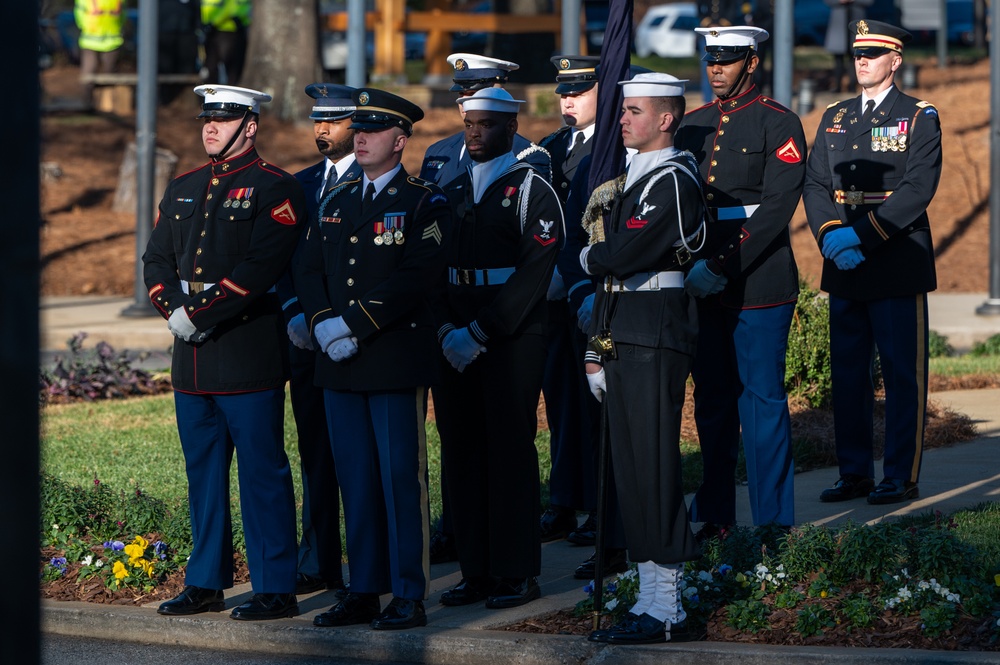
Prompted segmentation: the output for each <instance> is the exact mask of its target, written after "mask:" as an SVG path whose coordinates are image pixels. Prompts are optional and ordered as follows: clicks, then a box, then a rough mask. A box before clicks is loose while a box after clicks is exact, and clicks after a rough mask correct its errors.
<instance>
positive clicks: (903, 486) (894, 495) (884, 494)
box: [868, 478, 920, 505]
mask: <svg viewBox="0 0 1000 665" xmlns="http://www.w3.org/2000/svg"><path fill="white" fill-rule="evenodd" d="M918 498H920V489H919V488H918V487H917V484H916V483H911V482H910V481H908V480H896V479H895V478H883V479H882V482H880V483H879V484H878V487H876V488H875V491H873V492H872V493H871V494H869V495H868V503H871V504H874V505H880V504H883V503H899V502H900V501H909V500H910V499H918Z"/></svg>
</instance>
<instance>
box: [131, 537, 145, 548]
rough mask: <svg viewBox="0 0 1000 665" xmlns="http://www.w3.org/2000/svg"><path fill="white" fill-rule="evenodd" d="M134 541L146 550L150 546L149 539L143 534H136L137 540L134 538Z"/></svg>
mask: <svg viewBox="0 0 1000 665" xmlns="http://www.w3.org/2000/svg"><path fill="white" fill-rule="evenodd" d="M132 542H133V543H134V544H136V545H138V546H139V547H141V548H142V549H144V550H145V549H146V548H147V547H149V541H148V540H146V539H145V538H143V537H142V536H136V537H135V540H133V541H132Z"/></svg>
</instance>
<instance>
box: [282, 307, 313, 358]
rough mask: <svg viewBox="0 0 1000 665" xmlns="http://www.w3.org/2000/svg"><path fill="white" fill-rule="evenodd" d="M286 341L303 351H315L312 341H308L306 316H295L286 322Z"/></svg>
mask: <svg viewBox="0 0 1000 665" xmlns="http://www.w3.org/2000/svg"><path fill="white" fill-rule="evenodd" d="M288 339H290V340H291V341H292V344H294V345H295V346H297V347H299V348H300V349H302V350H303V351H315V350H316V347H314V346H313V343H312V340H311V339H309V326H307V325H306V315H305V314H296V315H295V316H293V317H292V320H291V321H289V322H288Z"/></svg>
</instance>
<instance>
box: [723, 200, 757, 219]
mask: <svg viewBox="0 0 1000 665" xmlns="http://www.w3.org/2000/svg"><path fill="white" fill-rule="evenodd" d="M759 207H760V204H759V203H754V204H753V205H748V206H729V207H726V208H716V210H715V218H716V219H718V220H720V221H721V220H723V219H750V216H751V215H753V213H754V212H755V211H756V210H757V208H759Z"/></svg>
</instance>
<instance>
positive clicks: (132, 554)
mask: <svg viewBox="0 0 1000 665" xmlns="http://www.w3.org/2000/svg"><path fill="white" fill-rule="evenodd" d="M145 553H146V548H145V547H140V546H139V545H137V544H135V543H130V544H128V545H126V546H125V554H127V555H128V562H129V563H131V564H132V565H135V562H136V561H137V560H138V559H139V558H140V557H141V556H142V555H143V554H145Z"/></svg>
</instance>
